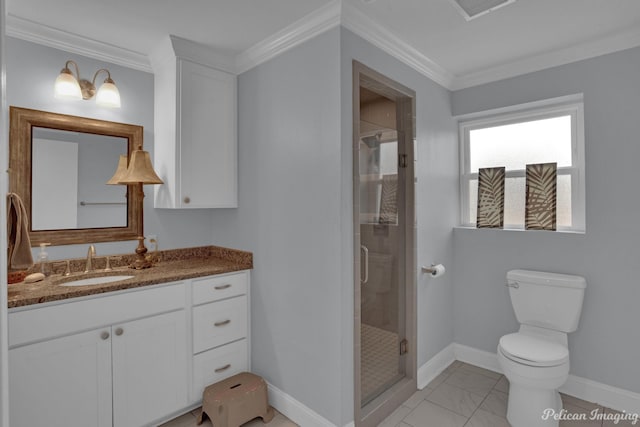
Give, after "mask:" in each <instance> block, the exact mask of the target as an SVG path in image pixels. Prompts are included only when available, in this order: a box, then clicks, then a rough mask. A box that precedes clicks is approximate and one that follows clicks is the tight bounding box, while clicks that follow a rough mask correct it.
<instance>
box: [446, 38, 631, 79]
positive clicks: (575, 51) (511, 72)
mask: <svg viewBox="0 0 640 427" xmlns="http://www.w3.org/2000/svg"><path fill="white" fill-rule="evenodd" d="M637 46H640V28H631V29H627V30H623V31H621V32H619V33H616V34H613V35H610V36H608V37H604V38H600V39H597V40H592V41H589V42H586V43H579V44H577V45H574V46H570V47H566V48H562V49H557V50H554V51H551V52H546V53H543V54H540V55H534V56H529V57H526V58H523V59H520V60H517V61H512V62H508V63H506V64H502V65H499V66H496V67H491V68H487V69H484V70H481V71H477V72H473V73H469V74H464V75H461V76H457V77H456V78H455V79H454V80H453V84H452V85H451V87H450V88H449V89H451V90H459V89H464V88H468V87H472V86H478V85H481V84H485V83H491V82H495V81H498V80H504V79H508V78H511V77H515V76H520V75H523V74H528V73H532V72H535V71H540V70H544V69H547V68H552V67H557V66H560V65H565V64H570V63H572V62H577V61H582V60H584V59H589V58H594V57H596V56H601V55H606V54H608V53H613V52H618V51H621V50H625V49H630V48H633V47H637Z"/></svg>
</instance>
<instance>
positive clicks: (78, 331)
mask: <svg viewBox="0 0 640 427" xmlns="http://www.w3.org/2000/svg"><path fill="white" fill-rule="evenodd" d="M187 315H188V314H187V310H185V284H184V283H178V284H172V285H169V286H161V287H159V288H156V289H148V290H137V291H134V292H128V293H122V294H118V295H113V296H100V297H96V298H93V299H88V300H83V301H78V302H68V303H61V304H56V305H48V306H45V307H41V308H35V309H28V307H27V309H25V310H20V311H12V312H11V313H10V314H9V336H10V338H9V340H10V341H9V345H10V349H9V370H10V375H9V378H10V379H9V382H10V384H9V394H10V396H11V398H10V417H11V420H10V421H11V422H10V424H11V426H12V427H33V426H45V425H50V426H64V427H74V426H77V427H91V426H97V427H111V426H115V427H120V426H122V427H125V426H126V427H138V426H144V425H148V424H149V423H151V422H153V421H154V420H158V419H161V418H162V417H165V416H167V415H169V414H172V413H174V412H175V411H178V410H180V409H182V408H184V407H185V406H186V405H187V384H188V382H187V372H188V369H187V367H188V364H187V361H188V358H187V356H188V353H187V326H186V325H187ZM119 319H131V320H127V321H118V320H119Z"/></svg>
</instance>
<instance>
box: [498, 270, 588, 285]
mask: <svg viewBox="0 0 640 427" xmlns="http://www.w3.org/2000/svg"><path fill="white" fill-rule="evenodd" d="M507 280H509V281H511V280H513V281H516V282H523V283H532V284H536V285H547V286H560V287H564V288H575V289H584V288H586V287H587V281H586V280H585V278H584V277H582V276H574V275H572V274H559V273H547V272H544V271H533V270H510V271H509V272H507Z"/></svg>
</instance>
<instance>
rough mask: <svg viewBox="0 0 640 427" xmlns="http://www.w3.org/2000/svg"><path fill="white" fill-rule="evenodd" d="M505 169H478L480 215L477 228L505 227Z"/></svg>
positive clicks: (478, 214)
mask: <svg viewBox="0 0 640 427" xmlns="http://www.w3.org/2000/svg"><path fill="white" fill-rule="evenodd" d="M504 180H505V168H504V167H498V168H481V169H478V213H477V215H476V217H477V220H476V227H478V228H502V227H503V226H504Z"/></svg>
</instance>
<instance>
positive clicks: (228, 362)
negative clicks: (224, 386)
mask: <svg viewBox="0 0 640 427" xmlns="http://www.w3.org/2000/svg"><path fill="white" fill-rule="evenodd" d="M247 358H248V355H247V340H246V339H243V340H240V341H236V342H234V343H231V344H227V345H224V346H222V347H218V348H214V349H213V350H209V351H205V352H204V353H200V354H197V355H195V356H194V357H193V396H194V398H195V399H196V400H199V399H201V398H202V392H203V391H204V389H205V387H207V386H209V385H211V384H214V383H217V382H218V381H221V380H223V379H225V378H229V377H230V376H232V375H235V374H237V373H239V372H244V371H246V370H248V369H249V366H248V359H247Z"/></svg>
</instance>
